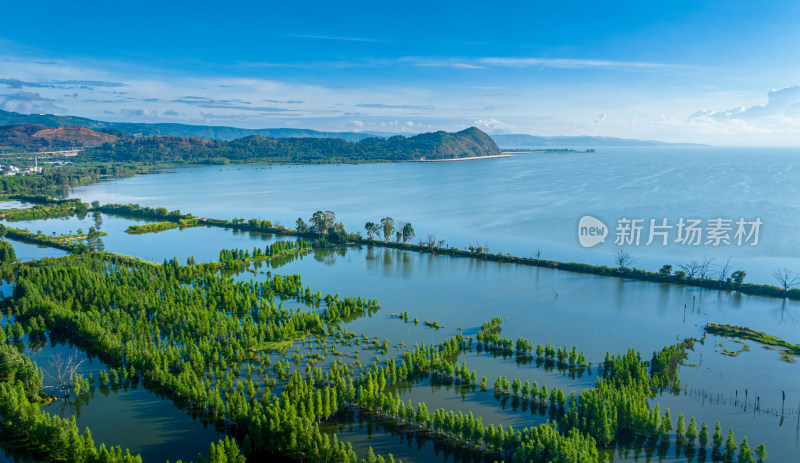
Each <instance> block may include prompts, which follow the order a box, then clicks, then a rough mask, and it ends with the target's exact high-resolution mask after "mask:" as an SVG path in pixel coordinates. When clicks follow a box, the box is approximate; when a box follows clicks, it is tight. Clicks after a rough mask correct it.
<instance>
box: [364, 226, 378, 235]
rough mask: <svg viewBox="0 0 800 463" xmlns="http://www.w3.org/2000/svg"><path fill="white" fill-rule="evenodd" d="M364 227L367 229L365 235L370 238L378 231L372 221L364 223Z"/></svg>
mask: <svg viewBox="0 0 800 463" xmlns="http://www.w3.org/2000/svg"><path fill="white" fill-rule="evenodd" d="M364 229H365V230H366V231H367V237H368V238H369V239H372V238H373V236H375V234H376V233H378V226H377V225H376V224H375V223H374V222H367V223H366V224H364Z"/></svg>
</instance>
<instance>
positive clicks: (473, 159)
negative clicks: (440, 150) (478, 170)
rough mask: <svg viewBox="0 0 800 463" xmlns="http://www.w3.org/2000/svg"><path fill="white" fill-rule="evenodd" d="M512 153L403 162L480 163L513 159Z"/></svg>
mask: <svg viewBox="0 0 800 463" xmlns="http://www.w3.org/2000/svg"><path fill="white" fill-rule="evenodd" d="M513 157H514V155H513V154H512V153H503V154H491V155H489V156H471V157H466V158H447V159H413V160H411V161H405V162H458V161H482V160H484V159H498V158H513Z"/></svg>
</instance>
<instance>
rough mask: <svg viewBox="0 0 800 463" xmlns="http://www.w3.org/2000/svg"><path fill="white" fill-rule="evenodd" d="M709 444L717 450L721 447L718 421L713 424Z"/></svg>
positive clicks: (720, 431) (720, 432)
mask: <svg viewBox="0 0 800 463" xmlns="http://www.w3.org/2000/svg"><path fill="white" fill-rule="evenodd" d="M711 445H712V447H713V448H714V450H717V451H718V450H719V449H720V448H721V447H722V428H721V427H720V425H719V421H717V424H716V426H714V436H713V437H712V438H711Z"/></svg>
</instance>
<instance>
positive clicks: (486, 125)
mask: <svg viewBox="0 0 800 463" xmlns="http://www.w3.org/2000/svg"><path fill="white" fill-rule="evenodd" d="M472 125H474V126H475V127H477V128H479V129H481V130H487V131H492V132H507V131H509V130H514V129H516V127H515V126H513V125H511V124H507V123H505V122H502V121H498V120H497V119H478V120H477V121H474V122H473V123H472Z"/></svg>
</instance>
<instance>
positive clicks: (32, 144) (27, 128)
mask: <svg viewBox="0 0 800 463" xmlns="http://www.w3.org/2000/svg"><path fill="white" fill-rule="evenodd" d="M117 139H118V138H117V137H116V136H114V135H111V134H107V133H102V132H97V131H95V130H92V129H87V128H85V127H78V126H75V125H66V126H61V127H47V126H44V125H35V124H12V125H3V126H0V147H2V148H18V149H26V150H31V149H33V150H41V149H48V150H52V149H60V148H69V147H73V146H80V147H84V146H94V145H99V144H102V143H113V142H115V141H117Z"/></svg>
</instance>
